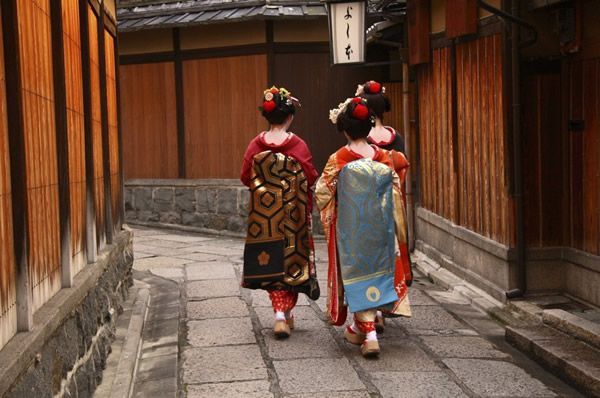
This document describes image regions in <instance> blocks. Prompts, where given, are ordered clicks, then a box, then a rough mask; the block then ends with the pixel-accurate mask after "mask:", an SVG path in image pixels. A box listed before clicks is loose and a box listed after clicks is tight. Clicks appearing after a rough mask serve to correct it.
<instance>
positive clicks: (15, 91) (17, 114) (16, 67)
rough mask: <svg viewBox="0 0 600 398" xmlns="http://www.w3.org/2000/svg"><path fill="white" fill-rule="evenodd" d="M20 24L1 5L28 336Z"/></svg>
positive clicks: (22, 309) (21, 300)
mask: <svg viewBox="0 0 600 398" xmlns="http://www.w3.org/2000/svg"><path fill="white" fill-rule="evenodd" d="M18 22H19V21H18V16H17V2H16V0H7V1H4V2H2V28H3V41H4V62H5V72H6V111H7V112H6V113H7V124H8V140H9V150H10V178H11V189H12V198H13V200H12V216H13V240H14V248H15V264H16V267H17V269H16V290H17V292H16V293H17V331H19V332H26V331H28V330H31V327H32V325H33V309H32V301H33V297H32V296H33V292H32V290H31V278H30V269H29V243H30V242H29V210H28V198H27V182H26V181H27V174H26V173H27V167H26V153H25V133H24V126H23V98H22V90H23V87H22V82H21V59H20V58H21V55H20V49H19V23H18Z"/></svg>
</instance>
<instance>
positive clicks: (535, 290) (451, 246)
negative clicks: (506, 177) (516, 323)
mask: <svg viewBox="0 0 600 398" xmlns="http://www.w3.org/2000/svg"><path fill="white" fill-rule="evenodd" d="M415 236H416V238H417V239H416V246H417V248H418V249H419V250H420V251H422V252H423V253H425V254H426V255H427V256H429V257H430V258H432V259H433V260H435V261H436V262H438V263H439V264H440V265H442V266H443V267H444V268H446V269H448V270H449V271H450V272H452V273H453V274H455V275H456V276H458V277H459V278H462V279H464V280H466V281H467V282H469V283H472V284H473V285H475V286H477V287H478V288H480V289H482V290H484V291H485V292H486V293H488V294H489V295H491V296H492V297H494V298H495V299H496V300H499V301H501V302H506V295H505V292H506V291H508V290H511V289H514V288H516V287H517V279H516V277H517V272H516V250H515V249H514V248H507V247H506V246H504V245H501V244H499V243H497V242H495V241H493V240H490V239H487V238H485V237H483V236H480V235H478V234H476V233H474V232H472V231H469V230H467V229H465V228H463V227H460V226H457V225H455V224H452V223H451V222H449V221H448V220H446V219H444V218H442V217H440V216H438V215H436V214H434V213H432V212H430V211H428V210H426V209H423V208H417V210H416V217H415ZM526 270H527V292H528V294H548V293H562V292H564V293H568V294H570V295H572V296H574V297H577V298H580V299H582V300H585V301H587V302H589V303H592V304H594V305H600V289H598V288H597V287H598V286H599V283H600V257H598V256H594V255H590V254H587V253H584V252H581V251H578V250H575V249H572V248H567V247H552V248H535V249H527V250H526Z"/></svg>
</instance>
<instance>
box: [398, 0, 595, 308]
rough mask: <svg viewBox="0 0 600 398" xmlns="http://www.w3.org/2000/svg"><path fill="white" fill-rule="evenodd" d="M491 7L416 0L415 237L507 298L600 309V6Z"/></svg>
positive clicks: (412, 22)
mask: <svg viewBox="0 0 600 398" xmlns="http://www.w3.org/2000/svg"><path fill="white" fill-rule="evenodd" d="M485 3H487V4H489V5H492V6H493V8H496V9H499V10H500V13H497V12H495V11H494V10H484V9H482V8H480V7H478V5H481V2H475V1H463V0H453V1H450V0H448V1H445V2H444V1H438V0H431V1H425V2H421V1H409V17H408V19H409V39H410V45H411V46H412V48H411V49H410V56H411V63H412V64H413V65H414V68H415V69H416V75H417V85H418V108H419V116H418V120H419V129H418V131H419V132H418V140H419V156H420V159H419V162H418V168H419V170H418V173H419V177H420V178H419V192H420V203H419V208H418V209H417V211H416V213H417V214H416V228H417V232H416V237H417V240H418V247H420V248H421V249H422V250H424V251H425V252H426V253H427V254H429V255H430V256H432V257H434V258H436V259H437V260H438V261H439V262H440V263H441V264H442V265H443V266H445V267H446V268H448V269H449V270H451V271H452V272H454V273H456V274H457V275H459V276H461V277H463V278H465V279H467V280H469V281H470V282H472V283H474V284H476V285H477V286H479V287H480V288H482V289H484V290H485V291H487V292H488V293H490V294H492V295H493V296H494V297H496V298H497V299H499V300H502V301H504V300H506V297H507V295H506V294H507V293H508V297H510V296H511V295H515V294H516V295H521V294H529V295H531V294H542V293H548V292H560V293H567V294H570V295H572V296H574V297H576V298H579V299H583V300H585V301H588V302H591V303H593V304H596V305H599V304H600V291H599V290H598V289H597V286H598V284H599V283H600V247H599V246H600V197H599V195H600V179H599V177H598V176H599V175H600V161H598V159H599V158H600V157H599V153H600V125H599V124H598V111H599V110H600V102H599V101H598V92H599V91H598V88H599V87H600V86H599V84H600V82H599V81H598V73H599V69H598V66H599V64H598V57H599V56H600V46H599V45H598V43H600V31H599V30H598V29H597V28H596V27H595V26H594V24H595V22H594V21H595V20H596V19H597V18H598V17H599V16H600V14H599V11H598V8H597V6H596V5H595V4H594V2H593V1H585V0H581V1H560V2H556V4H555V5H553V6H551V7H549V6H546V4H545V2H535V1H527V2H517V3H516V4H517V6H516V7H513V5H511V2H510V1H496V2H493V1H487V2H485ZM541 3H544V4H543V5H540V4H541ZM502 12H504V13H505V14H512V15H515V16H517V18H518V19H519V21H517V22H516V23H515V21H514V20H510V19H509V18H507V17H506V15H502ZM565 16H566V17H565ZM595 18H596V19H595ZM557 21H558V22H557ZM506 26H510V27H511V29H513V30H514V29H517V31H518V32H519V34H518V35H517V36H516V37H512V36H511V34H509V33H508V30H507V28H506ZM519 26H520V28H517V27H519ZM533 32H535V33H537V37H535V36H534V33H533ZM530 39H531V40H530ZM517 41H518V43H517ZM513 43H517V44H516V46H513ZM413 165H414V163H413Z"/></svg>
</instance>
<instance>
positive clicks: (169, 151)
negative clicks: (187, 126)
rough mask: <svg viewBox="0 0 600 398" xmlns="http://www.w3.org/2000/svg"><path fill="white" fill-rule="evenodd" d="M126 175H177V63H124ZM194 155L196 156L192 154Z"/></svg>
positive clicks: (124, 165) (145, 176)
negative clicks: (130, 149) (127, 149)
mask: <svg viewBox="0 0 600 398" xmlns="http://www.w3.org/2000/svg"><path fill="white" fill-rule="evenodd" d="M119 79H120V84H121V108H122V115H123V118H122V121H121V123H122V124H121V125H122V129H123V132H124V134H123V147H124V148H135V149H134V150H132V151H129V153H128V154H127V156H125V157H124V158H123V163H124V164H123V168H124V171H125V177H126V178H177V177H178V173H179V167H178V163H177V162H178V151H177V109H176V101H175V67H174V65H173V62H159V63H148V64H134V65H121V66H120V68H119ZM192 156H195V155H193V154H192Z"/></svg>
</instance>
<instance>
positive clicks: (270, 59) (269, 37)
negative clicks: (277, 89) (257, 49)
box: [265, 21, 275, 86]
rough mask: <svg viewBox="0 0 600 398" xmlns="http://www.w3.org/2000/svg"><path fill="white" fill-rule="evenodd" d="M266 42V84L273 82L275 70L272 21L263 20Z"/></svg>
mask: <svg viewBox="0 0 600 398" xmlns="http://www.w3.org/2000/svg"><path fill="white" fill-rule="evenodd" d="M265 25H266V26H265V31H266V38H265V39H266V42H267V51H266V53H267V86H270V85H271V84H273V74H274V71H275V54H274V53H275V45H274V40H273V21H265Z"/></svg>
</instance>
